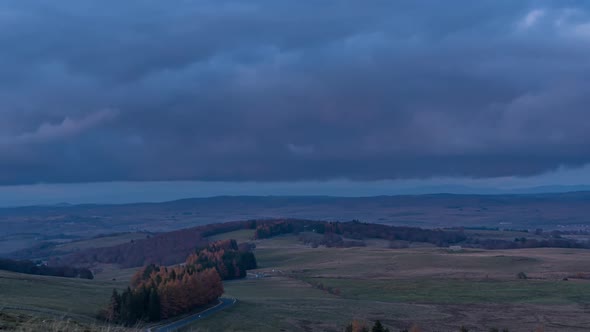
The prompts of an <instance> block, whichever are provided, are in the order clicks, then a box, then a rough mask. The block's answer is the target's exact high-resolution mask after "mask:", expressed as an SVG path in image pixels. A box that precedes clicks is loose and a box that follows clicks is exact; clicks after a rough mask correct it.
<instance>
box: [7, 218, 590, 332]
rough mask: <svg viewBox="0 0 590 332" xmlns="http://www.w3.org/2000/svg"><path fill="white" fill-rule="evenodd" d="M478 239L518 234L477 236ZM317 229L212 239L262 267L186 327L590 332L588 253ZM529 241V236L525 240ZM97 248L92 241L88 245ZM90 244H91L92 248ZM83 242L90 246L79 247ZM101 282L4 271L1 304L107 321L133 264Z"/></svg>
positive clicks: (105, 273)
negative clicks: (337, 240)
mask: <svg viewBox="0 0 590 332" xmlns="http://www.w3.org/2000/svg"><path fill="white" fill-rule="evenodd" d="M468 232H471V233H472V235H474V236H478V237H480V238H491V239H497V238H513V237H516V236H515V235H522V232H514V231H497V230H470V231H468ZM314 236H318V234H314V233H313V232H310V233H309V234H307V233H301V234H297V235H295V234H288V235H279V236H274V237H270V238H265V239H256V240H254V237H255V231H254V230H251V229H240V230H236V231H231V232H226V233H221V234H215V235H212V236H210V237H209V238H208V240H210V241H214V240H221V239H229V238H232V239H237V240H238V241H239V242H251V243H253V244H255V245H256V248H255V249H254V253H255V255H256V258H257V260H258V265H259V268H258V269H257V270H252V271H249V277H248V278H247V279H243V280H232V281H226V282H224V288H225V295H224V297H233V298H236V299H238V303H237V304H236V305H235V306H233V307H230V308H228V309H225V310H223V311H222V312H219V313H216V314H215V315H212V316H211V317H208V318H205V319H203V320H199V321H197V322H196V323H195V324H194V325H192V326H190V327H187V328H185V330H187V331H191V330H192V331H342V330H343V329H344V326H345V325H346V324H348V323H349V322H350V321H351V320H353V319H359V320H364V321H367V322H373V321H375V320H377V319H379V320H381V321H382V322H383V323H384V325H385V326H387V327H389V328H390V329H391V330H392V331H400V330H404V329H410V328H411V327H413V326H414V327H415V326H419V327H420V330H421V331H458V330H459V327H460V326H465V327H467V328H469V330H470V331H489V329H490V328H499V329H500V330H501V329H502V328H508V329H509V330H510V331H534V330H535V329H537V328H543V329H544V331H587V330H588V329H589V328H590V305H588V303H590V280H589V279H588V277H589V276H590V250H587V249H571V248H530V249H510V250H482V249H469V248H461V247H456V246H455V247H453V248H449V247H437V246H434V245H432V244H429V243H422V242H406V243H401V242H403V241H398V243H396V247H399V248H400V249H392V248H390V247H392V243H391V241H386V240H382V239H376V238H373V239H371V238H366V239H364V242H365V246H361V247H351V248H337V247H332V248H328V247H325V246H323V245H320V246H317V247H315V246H312V245H310V244H305V243H304V242H302V241H301V238H302V237H304V238H309V237H314ZM527 236H529V237H534V235H533V234H529V235H527ZM88 241H95V240H88ZM90 243H91V242H90ZM78 245H80V246H85V245H91V244H89V243H86V244H85V243H83V242H81V243H79V244H78ZM94 268H95V272H96V273H95V279H94V280H81V279H65V278H56V277H46V276H30V275H21V274H15V273H11V272H2V273H0V293H1V294H2V298H1V299H0V307H2V308H4V309H3V312H4V311H8V312H16V313H19V314H27V315H33V316H38V315H48V316H51V317H63V316H66V317H70V318H71V319H74V320H76V321H79V322H82V323H83V324H90V325H92V324H100V323H99V322H97V321H96V320H95V317H96V314H97V313H98V312H99V311H100V310H101V309H102V308H104V306H105V305H106V304H107V302H108V300H109V295H110V293H111V292H112V289H113V288H116V289H119V290H122V289H124V288H125V287H126V286H127V285H128V283H129V280H130V278H131V276H132V275H133V273H134V272H135V271H136V270H137V268H128V269H121V268H120V267H119V266H116V265H113V264H99V265H97V266H95V267H94Z"/></svg>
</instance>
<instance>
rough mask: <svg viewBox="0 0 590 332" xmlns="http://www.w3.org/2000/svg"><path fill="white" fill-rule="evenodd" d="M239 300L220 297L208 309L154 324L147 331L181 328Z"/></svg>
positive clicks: (164, 331) (163, 331) (159, 331)
mask: <svg viewBox="0 0 590 332" xmlns="http://www.w3.org/2000/svg"><path fill="white" fill-rule="evenodd" d="M236 302H238V300H237V299H228V298H220V299H219V303H218V304H217V305H216V306H214V307H211V308H209V309H207V310H203V311H201V312H197V313H195V314H193V315H191V316H188V317H184V318H182V319H179V320H177V321H174V322H172V323H169V324H165V325H159V326H154V327H150V328H147V329H146V332H172V331H176V330H178V329H180V328H183V327H186V326H187V325H189V324H192V323H194V322H196V321H198V320H200V319H203V318H207V317H209V316H211V315H213V314H215V313H217V312H219V311H221V310H223V309H226V308H229V307H231V306H232V305H234V304H236Z"/></svg>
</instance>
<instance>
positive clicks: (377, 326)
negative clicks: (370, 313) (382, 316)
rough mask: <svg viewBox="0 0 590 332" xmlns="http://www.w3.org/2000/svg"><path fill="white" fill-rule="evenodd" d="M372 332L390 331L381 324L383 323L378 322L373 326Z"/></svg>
mask: <svg viewBox="0 0 590 332" xmlns="http://www.w3.org/2000/svg"><path fill="white" fill-rule="evenodd" d="M371 332H389V329H386V328H385V327H384V326H383V324H381V321H379V320H378V321H376V322H375V325H373V328H372V329H371Z"/></svg>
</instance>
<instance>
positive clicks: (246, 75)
mask: <svg viewBox="0 0 590 332" xmlns="http://www.w3.org/2000/svg"><path fill="white" fill-rule="evenodd" d="M0 45H1V46H0V47H1V50H0V183H1V184H12V183H32V182H80V181H113V180H181V179H185V180H186V179H200V180H229V181H233V180H255V181H256V180H261V181H266V180H285V181H289V180H300V179H328V178H348V179H395V178H414V177H431V176H473V177H495V176H506V175H530V174H536V173H540V172H544V171H547V170H551V169H555V168H557V167H559V166H581V165H584V164H586V163H588V162H590V145H588V144H587V142H589V141H590V122H589V121H588V120H589V116H588V105H590V84H589V83H590V75H589V74H590V62H589V61H588V59H589V58H590V5H588V4H586V2H583V1H569V2H568V1H553V2H550V1H467V0H466V1H452V2H448V1H368V2H367V1H345V0H333V1H294V0H289V1H287V0H284V1H280V0H272V1H270V0H267V1H264V0H260V1H234V2H232V1H191V0H184V1H175V2H164V1H152V0H142V1H140V0H130V1H112V0H107V1H89V0H75V1H74V0H64V1H58V2H55V1H38V0H36V1H28V0H8V1H3V2H2V3H0Z"/></svg>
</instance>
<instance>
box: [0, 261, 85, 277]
mask: <svg viewBox="0 0 590 332" xmlns="http://www.w3.org/2000/svg"><path fill="white" fill-rule="evenodd" d="M0 270H6V271H12V272H18V273H25V274H34V275H42V276H53V277H64V278H81V279H94V275H93V274H92V271H90V270H89V269H87V268H76V267H71V266H47V265H45V264H42V263H35V262H32V261H29V260H12V259H0Z"/></svg>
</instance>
